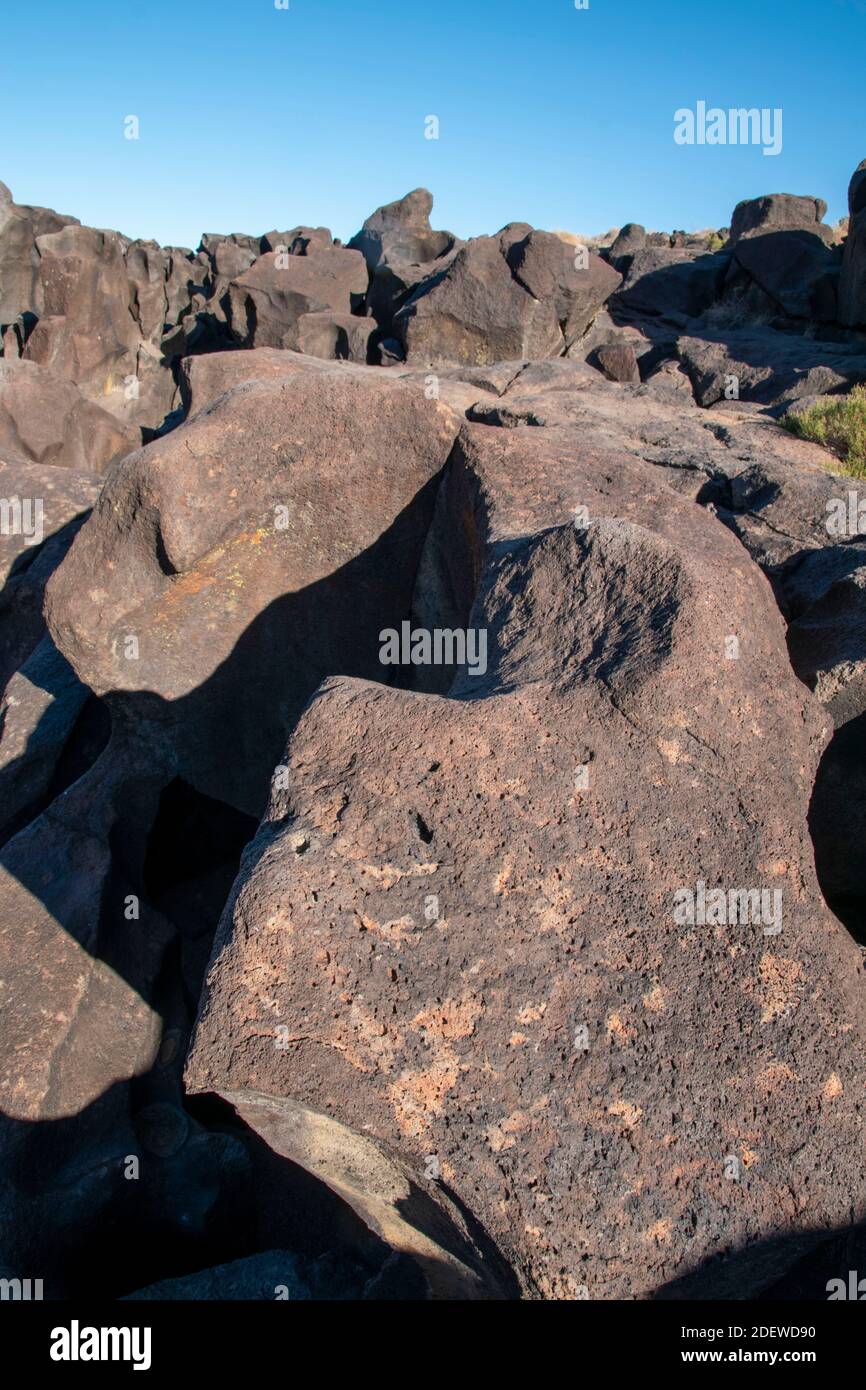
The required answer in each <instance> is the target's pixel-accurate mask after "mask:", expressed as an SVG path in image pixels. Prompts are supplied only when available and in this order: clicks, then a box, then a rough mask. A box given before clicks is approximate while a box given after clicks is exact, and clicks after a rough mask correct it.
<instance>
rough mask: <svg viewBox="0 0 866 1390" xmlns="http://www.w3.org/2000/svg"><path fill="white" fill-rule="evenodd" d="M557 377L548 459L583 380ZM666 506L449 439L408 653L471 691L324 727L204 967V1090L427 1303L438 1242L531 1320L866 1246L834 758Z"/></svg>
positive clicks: (563, 438)
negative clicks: (821, 1246) (835, 908)
mask: <svg viewBox="0 0 866 1390" xmlns="http://www.w3.org/2000/svg"><path fill="white" fill-rule="evenodd" d="M542 365H544V366H545V371H544V372H541V371H539V370H537V369H535V368H530V369H527V372H526V373H525V374H524V375H525V376H526V377H527V379H526V380H524V382H523V391H524V395H525V396H526V397H527V398H531V396H532V373H533V372H535V373H536V386H535V393H536V405H535V413H536V421H537V422H538V421H540V419H541V418H542V415H543V409H544V401H543V399H542V397H546V396H549V397H550V398H551V408H552V409H553V410H554V411H555V410H556V408H557V406H556V400H557V398H562V397H564V396H565V392H563V391H562V389H561V387H562V384H563V383H564V380H565V378H566V376H570V377H571V380H572V382H574V383H577V382H579V381H580V380H581V378H582V379H584V380H586V381H587V382H588V381H589V380H590V379H591V378H592V376H593V374H592V373H591V372H590V369H588V368H585V369H583V370H582V371H580V370H578V367H579V364H571V363H569V364H564V363H563V364H559V363H552V364H549V365H550V366H551V367H553V368H557V371H556V372H551V373H547V378H548V380H547V382H545V379H544V377H545V373H546V365H545V364H542ZM585 374H588V375H585ZM594 375H595V381H596V382H597V383H598V384H599V386H598V389H599V391H600V393H601V395H602V396H604V397H605V398H609V399H611V400H613V399H614V398H619V399H620V400H626V399H628V398H629V397H628V395H627V393H628V392H634V391H639V390H641V389H643V388H638V387H620V386H614V385H612V384H609V383H604V382H602V381H601V380H600V378H599V377H598V375H597V374H594ZM557 377H558V378H561V381H560V389H559V390H557V388H556V384H555V382H556V378H557ZM550 383H553V384H552V385H551V384H550ZM514 389H515V386H514V385H513V386H512V387H509V388H508V390H507V391H506V392H505V397H504V400H507V398H508V395H509V392H510V391H511V390H514ZM539 392H540V395H539ZM594 392H595V388H592V387H589V386H587V387H586V396H587V398H591V397H592V395H593V394H594ZM575 409H576V410H577V411H578V412H579V414H580V417H581V418H585V417H586V414H587V411H586V405H585V404H584V406H583V408H582V410H581V403H580V399H579V393H578V400H577V401H576V403H575ZM661 457H662V458H663V457H665V455H664V454H662V455H661ZM667 457H668V458H670V443H669V441H668V452H667ZM665 476H666V475H665V474H664V473H663V471H662V470H660V469H659V468H658V466H657V465H656V464H654V463H652V462H646V461H644V460H643V459H641V458H639V457H636V456H633V455H629V454H628V453H626V452H624V451H623V450H622V448H621V447H620V448H616V447H614V448H613V449H610V450H608V449H606V448H597V447H594V445H593V443H592V442H591V436H590V435H589V434H588V432H587V429H586V428H585V427H582V426H578V428H573V427H571V426H569V425H562V426H557V425H554V424H551V425H549V426H548V427H547V428H534V429H522V430H520V429H518V430H514V429H511V430H508V429H492V428H490V427H489V426H481V425H474V426H467V427H464V430H463V432H462V434H461V437H460V440H459V443H458V446H457V449H456V450H455V454H454V456H453V458H452V462H451V465H450V466H449V472H448V475H447V478H446V482H445V484H444V485H443V489H442V491H441V493H440V497H439V501H438V504H437V515H436V519H435V521H434V525H433V528H432V531H431V536H430V540H429V543H428V547H427V549H426V551H425V557H424V560H423V562H422V566H421V571H420V573H419V581H418V585H417V587H416V594H415V602H414V611H413V621H414V623H415V625H416V627H417V628H418V629H421V630H426V631H427V632H428V633H431V631H433V630H435V629H437V628H438V629H448V630H450V631H453V630H455V629H460V628H464V627H468V628H469V629H471V630H473V631H475V632H477V633H482V632H483V633H484V634H486V640H487V648H486V662H485V663H483V664H482V667H480V668H479V667H476V670H475V672H474V673H473V671H472V669H470V667H469V665H466V666H464V667H463V668H462V669H460V670H459V671H458V673H457V676H456V678H455V680H454V682H453V684H451V685H450V686H449V685H448V683H447V681H443V679H442V677H443V676H444V675H446V674H447V672H445V671H444V670H443V669H442V668H438V669H437V668H436V667H435V666H434V667H430V668H427V671H426V684H424V683H423V682H422V686H421V688H422V689H426V690H428V691H429V692H431V693H419V692H418V691H415V692H410V691H409V690H405V689H404V690H399V689H394V688H387V687H385V686H384V685H382V684H381V683H374V682H370V681H357V680H346V679H335V680H332V681H330V682H328V683H327V685H326V686H325V687H324V688H323V689H322V690H320V691H319V692H318V693H317V696H316V698H315V700H314V701H313V702H312V703H311V704H310V706H309V708H308V709H307V711H306V713H305V714H304V716H303V718H302V720H301V722H300V724H299V726H298V728H297V730H296V732H295V734H294V736H293V738H292V739H291V741H290V744H289V746H288V749H287V751H286V754H285V757H284V764H283V766H282V767H281V768H279V769H278V773H279V775H278V776H275V779H274V783H273V788H272V793H271V800H270V805H269V809H268V812H267V815H266V818H265V821H264V823H263V825H262V827H261V830H260V833H259V836H258V837H257V839H256V841H255V842H254V844H253V845H252V846H251V847H250V849H249V851H248V853H247V856H246V858H245V861H244V866H243V869H242V872H241V875H240V878H239V880H238V882H237V884H236V888H235V891H234V893H233V895H232V898H231V899H230V901H229V904H228V905H227V909H226V912H225V915H224V918H223V921H222V924H221V927H220V931H219V933H218V938H217V943H216V947H215V954H214V958H213V963H212V968H211V971H210V975H209V979H208V985H207V989H206V992H205V996H204V999H203V1004H202V1009H201V1013H200V1018H199V1023H198V1029H197V1033H196V1038H195V1042H194V1045H193V1048H192V1051H191V1054H190V1058H189V1062H188V1068H187V1082H188V1085H189V1086H190V1088H191V1089H192V1090H194V1091H201V1092H217V1093H219V1094H220V1095H221V1096H223V1097H225V1098H226V1099H228V1100H229V1101H230V1102H231V1103H232V1104H233V1105H234V1106H236V1107H237V1109H238V1110H239V1112H240V1113H241V1114H242V1115H243V1116H244V1118H245V1119H246V1120H247V1122H248V1123H251V1124H253V1125H254V1127H258V1128H259V1130H260V1132H261V1133H263V1134H265V1135H266V1136H267V1138H268V1142H269V1143H270V1144H271V1145H272V1146H273V1147H277V1148H278V1150H279V1151H280V1152H283V1153H284V1154H286V1155H287V1156H288V1157H290V1158H294V1159H295V1160H296V1161H299V1162H302V1163H304V1164H305V1165H306V1166H309V1167H311V1168H312V1169H313V1170H314V1171H316V1172H318V1173H319V1174H320V1176H323V1177H324V1178H325V1180H326V1181H328V1182H330V1183H331V1184H332V1185H334V1186H335V1187H336V1188H337V1190H339V1191H341V1192H342V1193H343V1195H344V1196H346V1198H347V1200H349V1201H351V1202H352V1203H353V1204H354V1205H355V1206H356V1208H357V1209H358V1210H359V1211H360V1212H361V1213H362V1214H363V1215H364V1217H365V1219H366V1220H368V1221H369V1222H370V1224H371V1225H372V1226H373V1228H374V1229H376V1230H379V1231H380V1232H383V1233H385V1234H386V1238H388V1239H390V1240H392V1241H393V1242H394V1243H395V1244H397V1245H398V1246H399V1248H401V1249H404V1250H407V1251H410V1252H412V1253H413V1254H414V1256H415V1258H416V1259H417V1260H418V1262H419V1264H420V1265H421V1267H422V1268H423V1269H424V1270H425V1273H426V1276H427V1279H428V1283H429V1285H430V1288H431V1290H432V1291H433V1292H439V1293H445V1294H446V1295H447V1294H448V1292H449V1288H451V1289H453V1285H452V1284H451V1279H450V1278H444V1277H443V1269H444V1268H445V1266H446V1263H447V1261H446V1260H445V1259H444V1257H442V1255H441V1246H442V1244H443V1243H444V1244H445V1245H446V1246H447V1239H446V1237H447V1236H448V1234H449V1230H450V1232H451V1235H452V1237H453V1241H452V1244H451V1245H450V1247H448V1249H449V1250H450V1257H451V1258H454V1257H456V1258H457V1259H458V1260H459V1262H460V1264H461V1265H462V1267H463V1269H464V1271H465V1270H467V1269H468V1270H469V1271H470V1272H471V1273H474V1275H475V1276H476V1277H477V1278H478V1279H480V1281H481V1285H482V1287H483V1288H485V1289H486V1290H487V1291H488V1292H489V1293H494V1294H496V1293H501V1292H503V1289H504V1288H505V1287H506V1285H505V1284H504V1283H503V1279H502V1271H501V1269H500V1268H499V1267H498V1266H497V1263H496V1261H495V1260H494V1258H493V1256H492V1254H491V1252H492V1250H493V1248H494V1247H495V1248H496V1249H497V1250H498V1251H499V1252H501V1254H502V1256H504V1258H505V1261H506V1263H507V1267H508V1269H509V1270H510V1272H511V1276H512V1277H513V1278H515V1279H516V1281H517V1284H518V1286H519V1288H520V1290H521V1291H522V1292H523V1293H524V1294H525V1295H528V1296H531V1297H533V1296H534V1297H544V1298H556V1297H570V1298H580V1297H591V1298H616V1297H640V1296H646V1295H649V1294H651V1293H653V1292H655V1291H658V1290H660V1289H662V1288H664V1287H666V1286H667V1285H669V1284H670V1283H671V1282H672V1281H673V1280H675V1279H678V1278H680V1277H682V1276H684V1275H686V1274H691V1275H693V1276H694V1279H696V1280H697V1281H698V1287H701V1285H700V1280H701V1277H703V1280H704V1283H703V1287H704V1289H705V1290H706V1289H708V1288H712V1289H713V1290H714V1291H715V1292H718V1293H721V1294H722V1295H723V1296H728V1297H744V1296H745V1297H748V1296H750V1295H753V1294H755V1293H756V1292H758V1291H759V1290H760V1289H761V1288H762V1287H765V1286H766V1285H768V1284H769V1283H771V1282H772V1281H773V1279H775V1278H776V1277H778V1275H779V1273H780V1271H781V1270H783V1269H785V1268H786V1267H787V1266H788V1265H789V1264H790V1263H791V1262H792V1261H793V1259H795V1258H796V1257H797V1254H798V1253H799V1252H802V1251H805V1250H807V1249H808V1248H809V1247H810V1245H811V1244H812V1243H813V1242H814V1241H815V1240H816V1239H817V1238H818V1237H816V1234H815V1233H816V1231H817V1232H820V1231H821V1230H824V1229H827V1228H832V1227H835V1226H838V1225H841V1224H845V1223H847V1222H849V1221H850V1220H851V1219H852V1216H853V1217H856V1216H858V1215H861V1214H862V1204H861V1205H860V1206H857V1205H856V1204H855V1206H852V1196H851V1190H850V1176H849V1175H850V1172H851V1170H852V1167H854V1166H856V1164H857V1163H858V1161H859V1160H858V1157H857V1156H858V1155H859V1152H860V1149H861V1144H862V1138H861V1135H862V1123H863V1101H862V1092H863V1083H864V1079H866V1006H864V1002H863V965H862V960H861V956H860V953H859V952H858V950H857V949H856V947H855V946H854V944H853V942H852V941H851V940H850V938H849V937H848V936H847V934H846V933H845V931H844V930H843V929H842V928H841V927H840V925H839V924H838V923H837V922H836V921H835V920H834V919H833V918H832V916H831V915H830V914H829V912H828V911H827V910H826V908H825V907H824V905H823V903H822V900H821V896H820V892H819V889H818V885H817V883H816V881H815V876H814V868H813V861H812V851H811V845H810V843H809V839H808V834H807V830H806V809H807V804H808V798H809V793H810V789H811V785H812V778H813V775H814V769H815V767H816V764H817V761H818V757H819V755H820V752H821V749H822V747H823V745H824V742H825V739H826V736H827V721H826V720H825V718H824V717H823V715H822V712H821V710H820V708H819V707H818V706H817V705H816V704H815V703H814V701H813V699H812V697H811V696H810V695H809V693H808V692H807V691H806V690H805V688H804V687H803V686H802V685H800V684H799V683H798V682H797V680H796V678H795V677H794V675H793V673H792V672H791V670H790V666H789V663H788V659H787V653H786V650H785V640H784V628H783V623H782V620H781V617H780V615H779V613H778V611H777V608H776V605H775V603H774V600H773V597H772V594H771V591H770V588H769V586H768V584H767V583H766V580H765V579H764V578H763V576H762V575H761V574H760V572H759V571H758V569H757V568H756V567H755V566H754V565H753V564H752V563H751V561H750V560H749V559H748V558H747V556H746V555H745V552H744V551H743V550H742V548H741V547H740V545H739V542H738V541H737V540H736V539H735V537H734V536H733V535H732V534H731V533H730V532H729V531H728V530H727V529H726V528H725V527H724V526H722V525H720V523H719V522H718V521H717V520H716V519H715V518H714V517H713V516H712V515H711V514H710V513H708V512H707V511H705V510H704V509H702V508H700V507H696V506H694V504H693V502H692V500H691V499H690V498H689V497H688V496H683V495H679V494H678V493H677V492H675V491H673V490H672V489H671V488H669V487H668V486H667V484H666V482H665V481H664V478H665ZM670 476H671V478H672V479H673V478H675V477H676V470H675V469H672V470H671V472H670ZM457 537H459V541H458V543H457V544H455V538H457ZM384 670H385V668H383V673H384ZM420 674H421V675H422V676H423V675H424V674H425V673H424V671H423V669H422V670H421V672H420ZM436 691H438V692H439V693H435V692H436ZM479 864H480V865H481V866H482V867H481V870H480V871H479ZM265 982H266V984H265ZM708 1001H711V1003H710V1004H709V1005H708ZM407 1175H408V1181H409V1184H410V1190H411V1191H412V1192H413V1193H414V1194H415V1195H414V1199H413V1200H412V1201H411V1202H410V1201H409V1200H408V1192H407V1188H406V1182H407ZM423 1195H426V1199H427V1200H426V1205H425V1203H424V1201H423V1200H422V1196H423ZM453 1199H456V1204H457V1206H458V1207H459V1209H460V1210H461V1211H463V1212H464V1213H468V1216H469V1217H470V1218H471V1219H472V1221H473V1222H474V1223H475V1225H474V1231H475V1238H474V1248H473V1249H469V1250H468V1251H467V1248H466V1246H465V1244H464V1245H462V1246H461V1245H459V1243H455V1242H457V1234H459V1233H456V1234H455V1228H454V1227H453V1225H452V1226H451V1227H449V1226H448V1217H449V1212H451V1215H452V1217H453V1211H452V1200H453ZM437 1209H438V1211H439V1213H440V1217H441V1220H440V1223H439V1225H438V1227H437V1239H438V1241H439V1246H440V1254H438V1255H437V1254H436V1253H435V1252H434V1251H431V1247H430V1239H431V1236H430V1231H431V1222H432V1217H431V1215H430V1213H431V1211H435V1210H437ZM479 1228H480V1230H479ZM782 1237H784V1239H782ZM485 1242H489V1243H485ZM455 1252H456V1256H455ZM733 1252H736V1254H734V1253H733ZM449 1270H450V1276H451V1277H452V1278H459V1272H458V1273H457V1274H455V1271H454V1268H453V1265H451V1266H449ZM463 1277H464V1278H465V1279H466V1280H467V1281H468V1280H469V1277H470V1276H469V1275H465V1274H464V1276H463Z"/></svg>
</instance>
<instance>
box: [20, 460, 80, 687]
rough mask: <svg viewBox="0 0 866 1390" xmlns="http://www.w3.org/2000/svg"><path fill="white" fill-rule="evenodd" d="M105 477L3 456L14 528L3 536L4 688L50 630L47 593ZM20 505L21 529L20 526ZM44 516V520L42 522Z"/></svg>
mask: <svg viewBox="0 0 866 1390" xmlns="http://www.w3.org/2000/svg"><path fill="white" fill-rule="evenodd" d="M99 488H100V479H99V478H97V477H95V476H93V475H91V474H87V473H79V472H77V471H75V470H74V469H72V468H55V467H52V466H51V465H47V464H38V463H32V462H31V461H30V460H29V459H22V458H20V457H17V456H15V455H11V454H7V455H6V456H5V457H3V458H0V501H2V502H4V503H7V504H8V505H9V513H8V515H9V517H10V519H11V523H12V524H11V525H10V526H9V529H8V533H7V530H6V526H7V525H8V522H6V518H5V517H4V531H3V534H2V535H0V580H2V590H0V687H2V686H3V685H5V683H6V681H7V680H8V679H9V677H10V676H11V675H12V673H13V672H14V671H16V670H17V669H18V667H19V666H20V665H21V663H22V662H23V661H24V660H25V659H26V658H27V657H28V656H29V655H30V653H31V652H32V651H33V648H34V647H35V646H36V644H37V642H39V640H40V638H41V637H42V635H43V633H44V631H45V623H44V620H43V616H42V606H43V595H44V589H45V584H46V582H47V580H48V578H49V576H50V575H51V574H52V573H53V571H54V570H55V569H56V567H57V565H58V564H59V563H60V561H61V560H62V559H63V557H64V555H65V554H66V552H67V550H68V549H69V546H70V544H71V542H72V539H73V537H74V536H75V534H76V532H77V531H78V530H79V528H80V526H81V524H82V522H83V521H84V520H85V518H86V517H87V515H88V514H89V512H90V508H91V507H92V506H93V503H94V501H95V500H96V497H97V496H98V494H99ZM16 503H17V504H18V506H19V507H20V512H19V515H20V519H21V524H20V526H17V525H16V513H15V506H16ZM40 518H41V519H40Z"/></svg>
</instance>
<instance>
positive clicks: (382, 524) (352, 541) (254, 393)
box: [46, 367, 458, 815]
mask: <svg viewBox="0 0 866 1390" xmlns="http://www.w3.org/2000/svg"><path fill="white" fill-rule="evenodd" d="M370 370H371V371H372V369H370ZM457 428H458V420H457V418H456V417H455V416H454V414H453V412H452V411H451V410H449V408H448V407H447V406H445V405H444V404H443V403H440V402H438V401H435V400H428V399H427V398H426V397H425V394H424V391H423V387H422V386H420V385H419V384H417V383H412V384H410V383H405V382H401V381H389V380H388V379H386V378H385V377H384V376H379V375H376V374H375V373H373V374H372V376H371V375H369V374H367V373H364V372H361V374H360V375H355V374H353V372H352V370H351V369H347V370H343V371H341V370H340V369H339V368H336V367H335V368H332V369H331V370H330V371H327V370H320V371H316V370H312V371H301V372H296V373H293V374H292V375H290V376H285V377H283V378H282V379H278V380H273V381H248V382H247V383H246V384H245V385H241V386H238V387H236V388H235V389H234V390H232V391H229V392H228V393H227V394H225V395H223V396H221V397H220V398H219V399H218V400H216V401H215V402H214V403H213V404H212V405H211V406H210V407H209V408H207V409H205V410H202V411H200V412H198V413H197V414H195V415H194V417H193V418H192V419H191V420H190V421H189V422H188V423H187V424H186V425H184V426H183V427H182V428H181V429H179V430H176V431H174V432H173V433H172V434H169V435H168V436H167V437H165V438H164V439H161V440H158V441H156V442H154V443H153V444H151V445H149V446H148V447H147V448H146V449H143V450H141V451H140V452H139V453H137V454H134V455H132V456H131V457H129V458H128V459H126V460H125V462H124V465H123V467H122V468H121V469H118V470H116V471H115V472H114V473H113V474H112V475H111V477H110V478H109V480H108V482H107V484H106V486H105V488H104V490H103V492H102V494H101V496H100V498H99V501H98V503H97V505H96V508H95V511H94V514H93V516H92V518H91V519H90V521H89V522H88V523H87V525H86V526H85V527H84V529H83V531H82V532H81V534H80V535H79V536H78V537H77V538H76V542H75V544H74V546H73V550H72V552H71V553H70V555H69V557H68V562H67V563H66V564H64V566H63V567H62V570H61V571H59V572H58V573H57V574H56V575H55V576H54V578H53V580H52V582H51V584H50V586H49V589H48V594H47V610H46V611H47V614H48V619H49V624H50V627H51V631H52V635H53V636H54V640H55V642H56V643H57V645H58V647H59V648H60V650H61V651H62V652H63V653H64V654H65V655H66V656H67V658H68V659H69V661H70V662H71V663H72V665H73V667H74V668H75V670H76V672H77V674H78V676H79V678H80V679H81V680H83V681H84V682H85V683H86V684H87V685H88V686H89V688H90V689H92V690H94V691H95V692H96V693H97V694H105V693H107V692H111V691H113V692H126V699H127V702H128V703H129V704H130V706H133V705H135V703H136V699H135V697H136V696H137V695H138V694H139V693H140V692H147V693H148V697H149V698H148V700H147V702H146V704H147V705H148V706H150V705H157V706H158V708H159V719H160V720H161V721H162V725H163V727H162V730H161V741H162V746H163V750H164V761H165V763H166V766H168V767H170V768H171V769H172V771H173V772H174V773H176V774H177V775H180V776H182V777H184V778H185V779H186V781H188V782H189V783H191V785H193V786H194V787H196V788H197V789H198V790H199V791H200V792H203V793H204V794H206V795H208V796H214V797H218V798H219V799H220V800H222V801H224V802H227V803H229V804H230V805H233V806H236V807H237V808H238V809H239V810H242V811H245V812H247V813H248V814H250V815H255V814H258V813H260V811H261V809H262V805H263V803H264V798H265V794H266V788H267V785H268V782H269V779H270V774H271V771H272V768H273V765H274V762H275V760H276V758H277V757H278V755H279V752H280V749H281V746H282V744H283V742H284V738H285V731H286V729H287V727H288V726H289V725H290V723H291V722H292V721H293V719H294V718H295V717H296V716H297V714H298V713H299V711H300V709H301V708H302V707H303V705H304V703H305V702H306V700H307V699H308V698H309V696H310V695H311V694H312V692H313V691H314V690H315V688H316V686H317V685H318V683H319V681H320V680H321V679H322V678H323V676H324V675H326V674H327V673H328V672H329V671H331V670H332V669H334V664H335V663H337V664H338V665H339V666H341V667H342V668H343V669H347V670H350V671H352V672H353V673H354V674H357V675H361V674H366V675H373V674H374V673H375V671H376V670H377V656H376V652H375V651H372V654H371V645H370V644H371V640H372V639H371V632H372V631H373V629H374V628H375V631H376V632H378V630H379V627H381V626H387V625H388V621H390V622H392V623H393V622H399V620H400V618H401V616H402V615H403V613H405V612H406V610H407V608H408V602H409V594H410V592H411V585H412V581H413V578H414V574H415V568H416V566H417V562H418V556H419V554H420V548H421V544H422V542H423V538H424V534H425V531H426V527H427V524H428V522H429V516H430V512H431V509H432V504H433V499H432V490H433V483H434V479H435V478H436V476H437V474H438V473H439V472H440V470H441V469H442V467H443V465H444V463H445V460H446V459H447V457H448V453H449V451H450V448H451V444H452V442H453V439H454V436H455V434H456V432H457ZM238 439H243V441H244V445H243V451H242V453H241V454H239V453H238V449H237V440H238ZM385 461H387V467H386V465H385ZM95 573H98V574H100V575H101V576H102V579H101V590H100V598H99V602H98V604H94V603H93V601H92V599H91V597H90V594H89V583H88V580H87V578H86V576H90V575H92V574H95ZM356 587H360V588H361V589H362V590H363V592H364V593H365V596H366V601H367V603H368V605H369V606H368V608H367V610H366V611H367V616H366V617H364V618H363V619H362V618H361V616H360V615H359V612H358V606H357V604H356V603H354V602H353V601H352V599H351V597H350V595H351V593H352V592H353V591H354V589H355V588H356ZM377 624H378V626H377ZM374 646H375V644H374ZM251 668H252V669H255V670H256V671H257V672H258V677H257V680H256V682H255V690H251V689H250V687H249V684H248V681H249V671H250V669H251ZM255 691H257V692H258V698H257V696H256V693H255ZM155 697H159V699H158V700H157V699H156V698H155ZM118 698H120V697H119V696H118ZM228 724H230V725H231V726H232V727H233V728H234V730H235V737H236V738H237V739H238V740H239V741H240V743H241V744H242V746H243V748H244V750H245V751H244V756H243V758H241V759H235V758H232V759H228V760H227V759H225V758H224V757H223V755H222V752H221V750H220V740H219V739H218V738H217V739H215V738H214V737H213V735H214V734H215V733H216V730H217V729H218V728H220V727H223V726H224V725H228Z"/></svg>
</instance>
